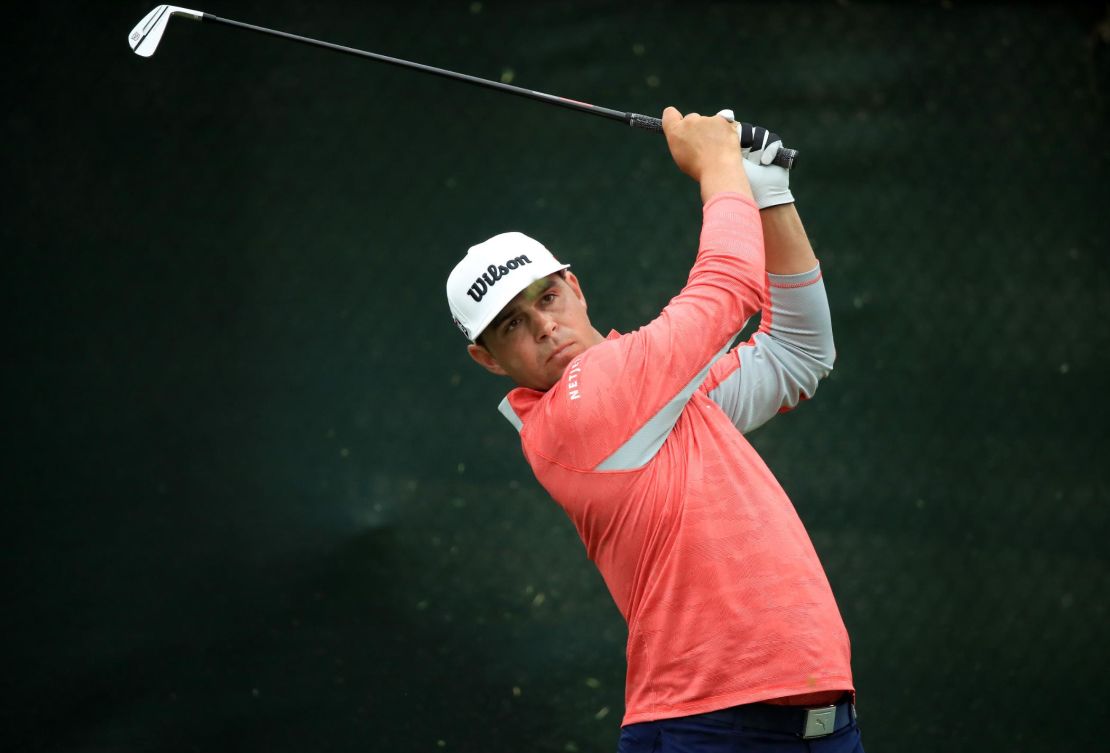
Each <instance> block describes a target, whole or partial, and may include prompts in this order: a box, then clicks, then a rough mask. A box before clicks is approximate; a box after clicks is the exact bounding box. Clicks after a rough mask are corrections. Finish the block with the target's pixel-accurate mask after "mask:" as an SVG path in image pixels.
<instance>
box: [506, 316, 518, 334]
mask: <svg viewBox="0 0 1110 753" xmlns="http://www.w3.org/2000/svg"><path fill="white" fill-rule="evenodd" d="M519 323H520V320H519V319H510V320H509V321H508V322H506V324H505V331H506V332H512V331H513V330H514V329H516V325H517V324H519Z"/></svg>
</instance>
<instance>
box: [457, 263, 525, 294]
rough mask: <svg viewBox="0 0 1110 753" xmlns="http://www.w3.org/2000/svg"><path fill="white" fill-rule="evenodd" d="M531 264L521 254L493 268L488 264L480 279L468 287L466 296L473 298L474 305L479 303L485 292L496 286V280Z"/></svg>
mask: <svg viewBox="0 0 1110 753" xmlns="http://www.w3.org/2000/svg"><path fill="white" fill-rule="evenodd" d="M531 263H532V260H531V259H529V258H528V257H527V256H524V255H523V254H521V255H520V256H518V257H516V258H515V259H509V260H508V261H507V262H505V263H504V264H501V265H496V266H495V265H493V264H490V265H489V266H488V267H486V271H485V272H483V273H482V275H481V276H480V277H478V278H477V279H475V280H474V284H473V285H471V286H470V289H469V290H467V291H466V294H467V295H469V296H470V297H471V298H473V299H474V302H475V303H480V302H481V300H482V298H483V297H485V295H486V292H487V291H488V290H489V289H490V288H492V287H493V286H494V285H496V284H497V281H498V280H500V279H501V278H502V277H504V276H505V275H507V274H509V272H511V271H513V270H514V269H516V268H517V267H523V266H524V265H525V264H531Z"/></svg>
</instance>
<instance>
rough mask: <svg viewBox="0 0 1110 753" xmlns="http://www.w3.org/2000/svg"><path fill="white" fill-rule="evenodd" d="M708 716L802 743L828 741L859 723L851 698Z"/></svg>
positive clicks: (756, 707) (754, 707)
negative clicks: (788, 737)
mask: <svg viewBox="0 0 1110 753" xmlns="http://www.w3.org/2000/svg"><path fill="white" fill-rule="evenodd" d="M701 716H708V717H712V718H714V719H719V720H721V721H729V722H731V723H732V724H733V725H734V726H738V727H750V728H752V729H759V730H763V731H765V732H781V733H785V734H788V735H797V736H798V737H800V738H802V739H803V740H811V739H813V738H815V737H825V736H826V735H831V734H832V733H834V732H839V731H840V730H842V729H844V728H845V727H847V726H848V725H850V724H851V723H852V722H853V721H855V719H856V707H855V706H854V705H853V704H852V698H851V696H847V695H846V696H844V699H843V700H842V701H840V702H839V703H837V704H836V705H834V706H778V705H776V704H773V703H748V704H745V705H743V706H733V707H732V708H729V709H721V710H720V711H711V712H709V713H708V714H702V715H701Z"/></svg>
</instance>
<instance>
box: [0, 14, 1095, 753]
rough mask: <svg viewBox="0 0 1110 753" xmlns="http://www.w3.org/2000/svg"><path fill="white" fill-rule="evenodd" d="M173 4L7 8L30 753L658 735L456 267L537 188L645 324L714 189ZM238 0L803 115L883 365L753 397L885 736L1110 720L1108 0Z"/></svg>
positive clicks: (598, 297)
mask: <svg viewBox="0 0 1110 753" xmlns="http://www.w3.org/2000/svg"><path fill="white" fill-rule="evenodd" d="M205 2H209V0H205ZM149 8H150V5H149V4H144V3H133V2H125V3H110V4H109V3H80V4H78V3H71V4H68V5H67V4H62V3H49V4H42V5H33V4H28V5H26V6H25V7H22V8H20V9H19V10H18V11H10V12H9V13H10V15H9V17H8V18H7V19H6V22H7V24H8V27H7V29H6V33H7V35H8V37H9V42H8V45H7V47H6V50H5V52H6V54H5V64H4V69H5V72H4V76H5V79H6V81H5V83H6V86H5V91H6V92H7V106H6V108H5V116H4V119H3V123H4V131H3V137H4V144H5V148H4V163H5V165H4V167H5V175H6V176H7V179H8V183H9V184H10V188H9V191H8V192H7V193H8V199H7V201H6V202H5V204H4V222H3V223H2V229H0V233H2V236H0V239H2V244H3V249H4V262H5V263H4V268H5V283H6V288H7V290H8V295H7V300H8V305H7V306H6V307H5V308H6V311H7V316H6V320H7V321H6V323H7V325H8V330H9V334H8V338H7V343H8V347H7V358H6V359H5V360H6V364H7V366H6V369H5V376H6V380H5V381H6V389H5V398H6V399H5V403H6V405H7V409H6V413H7V415H8V418H7V420H6V421H5V428H6V431H5V438H6V442H5V444H6V452H5V453H4V460H5V468H4V479H5V483H4V498H5V501H4V507H3V509H4V522H3V527H2V528H3V549H2V551H3V570H4V580H5V591H6V594H7V595H6V598H5V599H4V601H3V607H2V608H0V614H2V617H0V624H2V625H3V631H4V633H3V635H4V645H5V649H6V650H5V654H6V657H5V659H4V664H3V671H2V673H0V677H2V680H0V682H2V684H3V685H2V687H3V689H4V692H3V698H2V699H0V700H2V701H3V705H2V709H3V711H2V712H0V713H2V715H3V717H2V720H0V729H2V730H3V731H2V732H0V738H2V744H3V747H4V748H5V749H7V750H19V751H38V750H44V751H45V750H70V751H109V750H170V751H178V750H180V751H191V750H198V751H223V750H278V751H325V750H326V751H354V750H389V751H393V750H396V751H439V750H446V751H493V752H499V751H533V750H536V751H576V750H577V751H612V750H614V749H615V744H616V738H617V734H618V725H619V721H620V717H621V713H622V690H623V671H624V660H623V642H624V637H625V636H624V625H623V622H622V621H621V619H620V616H619V614H618V613H617V611H616V609H615V608H614V607H613V606H612V604H611V602H610V601H609V598H608V595H607V594H606V592H605V589H604V586H603V584H602V582H601V580H600V578H599V576H598V575H597V574H596V572H595V571H594V570H593V568H592V566H591V565H590V563H589V562H588V561H587V560H586V558H585V555H584V552H583V549H582V547H581V545H580V543H579V542H578V540H577V537H576V535H575V533H574V531H573V528H572V527H571V525H570V523H569V522H568V521H567V520H566V519H565V517H564V516H563V514H562V513H561V512H560V511H559V509H558V508H557V507H556V506H555V505H554V504H553V503H552V502H551V501H550V500H549V499H548V498H547V497H546V495H545V494H544V493H543V491H542V489H540V488H539V487H538V485H537V484H536V483H535V481H534V480H533V478H532V477H531V474H530V472H529V470H528V468H527V466H526V464H525V463H524V461H523V459H522V458H521V455H520V451H519V446H518V443H517V439H516V435H515V432H514V431H513V430H512V428H511V427H510V426H509V425H508V424H507V423H506V422H505V421H504V419H502V418H501V417H500V416H499V415H498V414H497V413H496V411H495V405H496V403H497V401H498V400H499V399H500V396H501V394H502V392H503V391H504V390H505V388H506V385H505V384H502V383H500V382H498V381H497V380H496V379H494V378H492V377H490V376H488V375H486V374H484V373H483V372H479V371H478V369H477V367H475V366H474V365H473V364H471V363H470V362H469V360H468V358H467V357H466V354H465V351H464V348H463V344H464V343H463V340H462V338H461V337H460V336H459V334H458V332H457V331H456V330H455V329H454V327H453V326H452V324H451V321H450V319H449V316H448V313H447V309H446V305H445V302H444V300H443V294H442V284H443V281H444V280H445V278H446V275H447V272H448V271H449V269H450V268H451V266H452V265H453V263H454V261H455V260H456V259H457V258H458V257H459V256H460V255H461V254H462V253H463V251H464V250H465V248H466V247H467V246H469V245H471V244H472V243H475V242H477V241H479V240H481V239H483V238H485V237H487V236H489V235H492V234H493V233H496V232H500V231H503V230H508V229H517V230H522V231H524V232H528V233H530V234H532V235H534V236H536V237H538V238H540V239H542V240H543V241H544V242H545V243H546V244H547V245H548V246H549V247H551V248H552V249H553V250H555V252H556V253H557V254H558V255H559V256H561V257H563V258H564V259H565V260H567V261H569V262H572V263H573V264H574V266H575V269H576V271H577V272H578V274H579V276H580V277H581V279H582V280H583V283H584V286H585V289H586V293H587V296H588V297H589V298H590V303H591V313H592V314H593V318H594V321H595V323H596V324H597V325H598V326H599V327H601V328H602V329H607V328H608V327H616V328H618V329H629V328H633V327H636V326H638V325H639V324H641V323H643V322H645V321H647V320H648V319H650V318H651V317H652V316H653V314H654V313H655V312H656V311H658V309H659V308H660V307H661V306H662V305H663V304H664V303H665V302H666V300H667V299H668V298H669V296H671V295H673V294H674V293H675V292H676V291H677V290H678V289H679V288H680V287H681V285H682V282H683V280H684V278H685V274H686V271H687V269H688V268H689V265H690V263H691V260H692V257H693V251H694V248H695V244H696V237H697V232H698V227H699V219H700V216H699V203H698V199H697V190H696V188H695V187H694V186H693V184H692V183H690V182H689V181H688V180H687V179H686V178H685V177H683V176H682V175H680V174H679V173H678V171H677V170H676V169H675V168H674V167H673V165H672V163H671V161H670V158H669V156H668V154H667V151H666V149H665V144H664V141H663V139H662V138H660V137H659V136H657V135H652V134H648V133H644V132H632V131H630V130H629V129H627V128H624V127H622V126H620V125H618V124H614V123H609V122H605V121H603V120H600V119H594V118H590V117H586V116H582V115H578V114H574V113H570V112H566V111H563V110H559V109H555V108H551V107H547V106H543V105H540V104H536V103H532V102H528V101H525V100H520V99H516V98H512V97H506V96H504V95H498V94H494V93H489V92H485V91H483V90H478V89H472V88H470V87H466V86H463V85H460V84H454V83H450V82H445V81H441V80H439V79H435V78H431V77H423V76H420V75H418V74H414V73H410V72H407V71H401V70H398V69H393V68H389V67H386V66H378V65H374V64H371V63H366V62H362V61H357V60H353V59H348V58H345V57H342V56H338V55H334V54H329V53H326V52H323V51H319V50H313V49H309V48H301V47H300V46H297V45H292V44H288V43H283V42H279V41H276V40H271V39H266V38H262V37H255V36H253V35H249V34H245V33H242V32H236V31H232V30H229V29H225V28H222V27H217V26H204V25H201V24H195V23H191V22H188V21H185V20H181V19H178V20H175V21H173V22H172V23H171V25H170V28H169V32H168V33H167V35H166V37H165V39H164V40H163V43H162V46H161V48H160V49H159V51H158V53H157V55H156V56H155V57H154V58H152V59H150V60H143V59H140V58H138V57H136V56H134V55H132V54H131V53H130V51H129V50H128V48H127V46H126V44H125V38H126V36H127V33H128V31H129V30H130V29H131V27H132V26H133V25H134V24H135V23H136V22H137V21H138V20H139V19H140V18H141V17H142V16H143V14H145V13H146V12H147V10H149ZM202 10H207V11H210V12H213V13H217V14H221V15H226V16H229V17H232V18H238V19H241V20H244V21H248V22H255V23H259V24H262V25H265V26H271V27H276V28H280V29H286V30H289V31H294V32H299V33H303V34H307V35H309V36H318V37H320V38H324V39H328V40H332V41H336V42H340V43H346V44H351V45H353V46H356V47H364V48H367V49H372V50H375V51H379V52H382V53H386V54H393V55H397V56H400V57H406V58H411V59H415V60H418V61H421V62H424V63H428V64H432V65H439V66H443V67H446V68H451V69H455V70H460V71H464V72H468V73H471V74H474V75H478V76H483V77H490V78H500V77H502V76H503V75H505V76H506V77H507V76H509V75H510V74H511V75H512V76H513V82H514V83H517V84H520V85H524V86H527V87H530V88H535V89H538V90H541V91H547V92H551V93H556V94H561V95H563V96H568V97H573V98H577V99H582V100H586V101H591V102H596V103H598V104H602V105H606V106H610V107H615V108H619V109H629V110H634V111H638V112H644V113H651V114H657V113H659V112H660V111H661V109H662V108H663V106H664V105H667V104H675V105H677V106H678V107H679V108H680V109H683V110H697V111H701V112H713V111H715V110H717V109H719V108H721V107H725V106H731V107H733V108H735V110H736V111H737V113H738V114H739V115H740V116H742V117H744V118H746V119H750V120H754V121H756V122H759V123H765V124H767V125H771V126H773V127H774V128H775V129H777V130H778V131H780V132H781V133H783V134H784V135H785V136H786V138H787V141H788V142H789V143H790V144H791V145H793V146H795V147H797V148H799V149H800V150H801V152H802V158H801V160H800V163H799V167H798V169H797V171H796V174H795V176H794V181H793V183H794V191H795V195H796V196H797V198H798V205H799V208H800V210H801V212H802V215H803V217H804V218H805V220H806V222H807V226H808V229H809V231H810V235H811V237H812V240H813V242H814V245H815V247H816V248H817V251H818V254H819V256H820V257H821V259H822V262H823V264H824V269H825V276H826V281H827V286H828V290H829V294H830V297H831V303H832V309H833V315H834V321H835V326H836V333H837V345H838V351H839V360H838V362H837V368H836V371H835V372H834V374H833V376H832V377H831V378H830V379H829V380H828V381H826V382H825V384H824V385H823V386H822V388H821V389H820V391H819V393H818V395H817V398H816V399H815V400H814V401H812V402H811V403H809V404H807V405H805V406H804V407H803V408H802V409H800V410H799V411H797V412H796V413H794V414H791V415H790V416H785V417H782V418H779V419H777V420H775V421H774V422H772V423H771V424H770V425H769V426H767V427H766V428H764V429H761V430H760V431H759V432H757V433H756V434H754V435H753V437H752V438H753V441H754V442H755V443H756V445H757V447H758V449H759V450H760V451H761V453H762V454H763V455H764V457H765V458H766V460H767V461H768V463H769V464H770V466H771V467H772V469H774V471H775V472H776V474H777V475H778V477H779V478H780V479H781V481H782V483H783V485H784V486H785V487H786V489H787V491H788V492H789V493H790V495H791V497H792V499H793V500H794V501H795V504H796V506H797V508H798V510H799V512H800V514H801V516H802V518H803V519H804V520H805V522H806V524H807V527H808V528H809V530H810V532H811V534H812V537H813V539H814V542H815V544H816V546H817V549H818V551H819V553H820V554H821V556H822V559H823V561H824V563H825V566H826V569H827V571H828V574H829V577H830V580H831V581H832V583H833V587H834V589H835V591H836V593H837V596H838V600H839V603H840V606H841V610H842V612H843V615H844V618H845V621H846V623H847V625H848V628H849V630H850V632H851V635H852V638H853V648H854V654H855V659H854V667H855V672H856V680H857V687H858V690H859V702H860V713H861V723H862V726H863V729H864V740H865V743H866V744H867V747H868V750H869V751H870V752H871V753H875V752H876V751H878V752H882V751H887V752H891V751H897V752H898V753H914V752H919V751H920V752H925V751H942V750H943V751H993V750H1014V751H1073V750H1087V749H1093V748H1095V747H1097V746H1098V745H1099V741H1100V740H1104V739H1105V735H1104V730H1105V720H1106V717H1107V713H1106V709H1107V704H1108V703H1110V693H1108V689H1110V688H1108V686H1110V681H1108V680H1107V668H1108V659H1110V650H1108V648H1107V641H1106V625H1107V606H1108V603H1110V599H1108V597H1110V567H1108V561H1107V560H1108V555H1107V546H1106V534H1107V531H1108V513H1107V501H1108V486H1110V483H1108V482H1110V475H1108V472H1107V470H1106V457H1107V445H1108V442H1107V439H1106V428H1105V427H1106V423H1107V418H1108V411H1107V407H1106V404H1105V388H1106V386H1107V385H1106V381H1107V379H1106V372H1107V366H1108V365H1110V337H1108V334H1107V333H1108V327H1107V324H1106V321H1107V316H1108V314H1110V295H1108V292H1110V285H1108V282H1110V281H1108V274H1107V273H1108V264H1107V240H1108V237H1107V229H1106V218H1105V214H1106V211H1105V210H1106V206H1107V192H1106V190H1105V185H1106V179H1107V150H1106V145H1105V144H1106V136H1105V134H1106V128H1107V117H1106V113H1107V96H1108V88H1107V85H1106V84H1107V72H1108V62H1107V61H1108V57H1107V38H1108V36H1110V21H1108V20H1107V18H1108V17H1107V15H1106V7H1105V6H1100V5H1097V4H1096V5H1093V6H1088V5H1086V4H1076V5H1068V4H1060V3H1057V4H1052V5H1048V4H1005V3H997V4H967V3H963V2H946V3H920V4H917V3H915V4H868V3H847V2H844V3H804V4H803V3H770V2H767V3H744V4H739V3H738V4H719V3H712V4H711V3H701V2H688V3H681V4H679V3H619V2H593V3H585V2H580V3H572V2H561V3H550V4H529V5H527V6H526V5H525V4H510V3H499V2H483V3H481V4H480V5H479V4H477V3H473V4H472V3H468V2H451V3H437V4H429V3H415V4H414V3H408V4H404V5H402V4H394V5H388V6H386V5H369V4H354V3H350V4H345V3H338V2H318V3H298V2H288V1H282V2H268V3H262V2H254V3H231V2H224V1H222V0H213V2H212V4H211V5H205V6H204V7H203V8H202Z"/></svg>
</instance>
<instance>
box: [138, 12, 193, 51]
mask: <svg viewBox="0 0 1110 753" xmlns="http://www.w3.org/2000/svg"><path fill="white" fill-rule="evenodd" d="M175 13H176V14H178V15H182V16H185V17H186V18H192V19H194V20H196V21H199V20H201V18H203V17H204V14H203V13H201V12H200V11H199V10H189V9H188V8H178V7H177V6H176V5H159V6H157V7H156V8H155V9H154V10H152V11H151V12H150V13H147V14H146V15H145V16H143V20H142V21H139V23H137V24H135V28H134V29H132V30H131V33H130V34H128V35H127V41H128V43H129V44H130V45H131V49H132V50H134V52H135V54H136V55H141V56H143V57H144V58H148V57H150V56H151V55H153V54H154V51H155V50H156V49H158V43H159V42H160V41H162V35H163V34H165V33H166V24H168V23H169V22H170V16H172V15H174V14H175Z"/></svg>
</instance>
